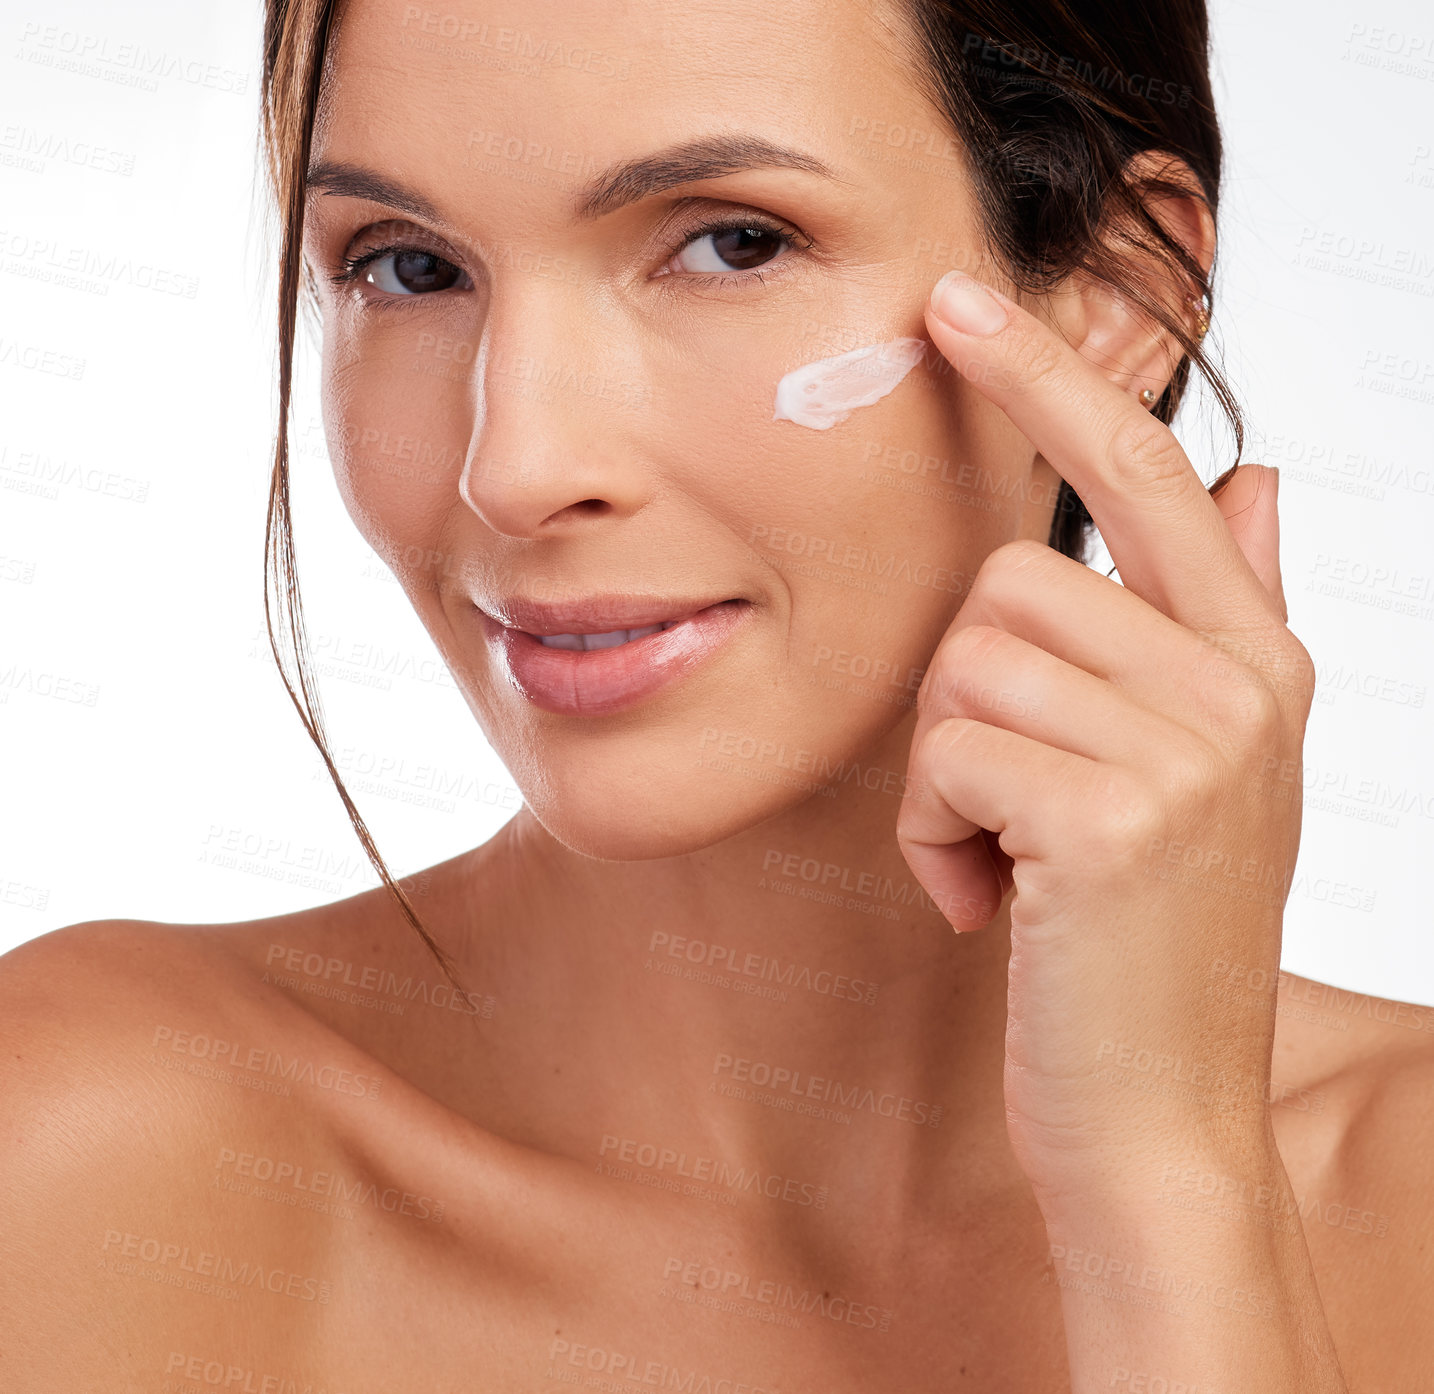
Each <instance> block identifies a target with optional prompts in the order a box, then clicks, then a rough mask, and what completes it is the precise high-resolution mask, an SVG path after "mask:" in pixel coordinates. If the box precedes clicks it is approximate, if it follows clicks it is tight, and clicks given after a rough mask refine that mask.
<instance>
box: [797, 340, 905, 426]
mask: <svg viewBox="0 0 1434 1394" xmlns="http://www.w3.org/2000/svg"><path fill="white" fill-rule="evenodd" d="M925 351H926V340H925V339H889V340H887V342H886V343H884V344H868V345H867V347H866V348H859V349H853V350H852V351H851V352H850V353H840V354H838V355H837V356H836V357H835V358H822V359H818V360H817V362H815V363H808V364H806V365H805V366H804V367H801V368H793V369H792V371H791V372H790V373H788V374H787V375H786V377H784V378H783V379H782V380H781V382H779V383H778V384H777V404H776V409H775V410H774V411H773V413H772V420H773V421H795V422H796V423H797V425H798V426H810V427H811V428H812V430H814V431H825V430H827V429H829V428H830V427H832V426H835V425H837V424H838V422H842V421H845V420H846V419H847V417H849V416H850V415H851V414H852V412H853V411H855V410H856V409H857V407H869V406H870V405H871V404H872V403H873V402H879V401H880V400H881V399H882V398H883V397H885V396H886V394H887V393H888V392H890V391H892V390H893V389H894V388H895V387H896V385H897V384H898V383H899V382H900V381H901V380H902V378H904V377H905V376H906V375H907V373H909V372H910V371H911V370H912V369H913V368H914V367H915V366H916V365H917V364H918V363H919V362H921V355H922V354H923V353H924V352H925Z"/></svg>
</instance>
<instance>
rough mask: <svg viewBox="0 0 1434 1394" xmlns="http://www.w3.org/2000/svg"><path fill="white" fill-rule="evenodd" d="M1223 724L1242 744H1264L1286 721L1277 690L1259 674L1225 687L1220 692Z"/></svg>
mask: <svg viewBox="0 0 1434 1394" xmlns="http://www.w3.org/2000/svg"><path fill="white" fill-rule="evenodd" d="M1219 707H1220V727H1221V730H1222V731H1223V732H1224V733H1225V734H1226V735H1228V736H1233V737H1234V738H1235V739H1236V740H1237V741H1238V742H1240V743H1241V744H1242V745H1250V744H1256V745H1257V744H1261V743H1262V742H1263V741H1264V740H1265V739H1266V738H1268V737H1270V736H1272V735H1273V734H1274V733H1275V732H1276V731H1278V730H1279V729H1280V727H1281V725H1282V724H1283V720H1284V712H1283V709H1282V707H1281V705H1280V699H1279V698H1278V697H1277V696H1276V695H1275V692H1274V689H1273V688H1271V687H1270V685H1269V683H1268V682H1266V681H1265V679H1264V678H1263V677H1261V676H1260V674H1258V673H1256V672H1254V671H1250V673H1249V676H1248V680H1247V681H1245V682H1238V683H1233V684H1230V685H1227V686H1226V687H1224V688H1223V689H1222V691H1221V694H1220V703H1219Z"/></svg>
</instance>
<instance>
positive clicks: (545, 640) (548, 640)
mask: <svg viewBox="0 0 1434 1394" xmlns="http://www.w3.org/2000/svg"><path fill="white" fill-rule="evenodd" d="M676 622H677V621H676V620H664V621H663V623H661V624H648V625H644V626H643V627H642V628H641V629H614V630H611V631H609V632H608V633H607V634H539V635H537V636H536V637H537V640H538V642H539V643H540V644H544V645H546V646H547V647H548V648H550V649H578V650H583V649H615V648H616V647H617V646H618V645H619V644H626V643H628V642H629V641H630V640H632V639H641V638H642V637H643V636H644V635H646V634H656V633H657V631H658V630H659V629H670V628H671V627H672V626H673V625H674V624H675V623H676Z"/></svg>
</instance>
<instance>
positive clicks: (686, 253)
mask: <svg viewBox="0 0 1434 1394" xmlns="http://www.w3.org/2000/svg"><path fill="white" fill-rule="evenodd" d="M790 242H791V238H789V237H788V236H787V235H786V234H785V233H781V232H778V231H777V230H776V229H775V228H767V227H760V226H759V227H738V226H734V227H727V228H715V229H713V230H712V231H710V232H705V233H703V234H702V235H701V236H699V237H694V238H693V239H692V241H691V242H689V243H688V244H687V245H686V246H685V247H684V248H683V249H682V250H681V251H680V252H678V254H677V255H676V256H675V257H674V258H673V265H674V266H676V267H677V268H678V269H679V270H682V271H697V272H704V271H705V272H711V271H752V270H755V269H756V268H757V267H759V266H765V265H766V264H767V263H768V262H769V261H772V260H774V259H775V258H776V257H778V256H779V255H781V253H782V251H783V249H784V248H785V247H786V246H787V245H788V244H789V243H790Z"/></svg>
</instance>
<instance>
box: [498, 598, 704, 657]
mask: <svg viewBox="0 0 1434 1394" xmlns="http://www.w3.org/2000/svg"><path fill="white" fill-rule="evenodd" d="M722 603H723V604H724V605H725V604H731V603H732V602H731V601H723V602H722ZM681 623H682V620H663V622H662V623H661V624H647V625H643V626H642V627H641V628H640V629H610V630H608V631H607V632H606V633H605V634H529V637H530V638H533V639H536V640H537V641H538V642H539V643H540V644H541V645H542V646H543V647H544V648H547V649H567V650H569V651H570V652H572V653H589V652H591V651H592V650H593V649H616V648H620V647H621V646H622V645H623V644H630V643H632V642H633V640H634V639H645V638H647V636H648V635H649V634H661V633H662V632H663V631H664V630H667V629H671V628H673V627H674V626H675V625H679V624H681ZM524 632H525V633H527V632H528V631H524Z"/></svg>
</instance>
